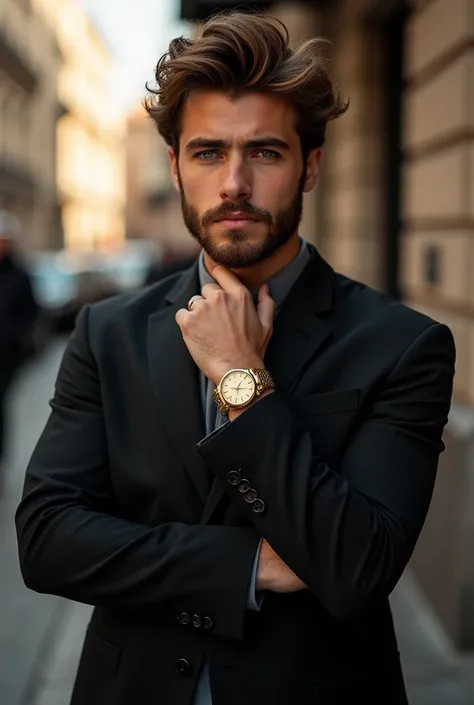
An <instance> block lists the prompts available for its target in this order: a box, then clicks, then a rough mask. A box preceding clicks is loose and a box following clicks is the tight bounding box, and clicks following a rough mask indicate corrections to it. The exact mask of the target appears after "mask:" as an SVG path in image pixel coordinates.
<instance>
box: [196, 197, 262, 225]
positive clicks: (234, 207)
mask: <svg viewBox="0 0 474 705" xmlns="http://www.w3.org/2000/svg"><path fill="white" fill-rule="evenodd" d="M234 213H244V214H245V215H248V216H250V217H251V218H253V219H254V220H260V221H261V222H262V223H266V224H267V225H271V224H272V222H273V221H272V216H271V215H270V213H269V212H268V211H264V210H261V209H260V208H257V207H256V206H253V205H252V204H251V203H249V202H248V201H234V202H230V201H225V202H224V203H221V204H220V206H218V207H217V208H213V209H211V210H208V211H206V212H205V213H204V215H203V216H202V218H201V224H202V226H203V227H205V226H206V225H210V224H211V223H214V222H215V221H216V220H221V219H222V218H225V216H226V215H233V214H234Z"/></svg>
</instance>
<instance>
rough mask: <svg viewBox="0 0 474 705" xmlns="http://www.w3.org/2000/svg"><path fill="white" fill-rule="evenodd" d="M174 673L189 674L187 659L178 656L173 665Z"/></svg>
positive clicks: (189, 666)
mask: <svg viewBox="0 0 474 705" xmlns="http://www.w3.org/2000/svg"><path fill="white" fill-rule="evenodd" d="M174 667H175V669H176V673H177V674H178V675H179V676H183V677H184V676H189V675H191V664H190V663H189V661H188V659H186V658H179V659H178V660H177V661H176V663H175V665H174Z"/></svg>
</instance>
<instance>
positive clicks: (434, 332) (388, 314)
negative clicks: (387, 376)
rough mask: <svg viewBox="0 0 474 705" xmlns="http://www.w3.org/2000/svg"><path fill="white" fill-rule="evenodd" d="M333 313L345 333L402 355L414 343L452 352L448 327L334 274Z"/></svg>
mask: <svg viewBox="0 0 474 705" xmlns="http://www.w3.org/2000/svg"><path fill="white" fill-rule="evenodd" d="M335 312H336V316H337V318H338V319H340V320H343V321H344V322H345V326H346V330H347V332H348V334H352V335H353V336H355V337H359V336H361V337H362V338H364V339H366V340H369V339H370V340H371V341H374V342H376V343H377V346H379V347H380V349H384V348H385V349H387V348H390V349H391V350H392V352H393V353H395V355H397V351H398V355H399V356H402V355H403V354H404V352H406V351H407V350H408V349H409V348H411V347H412V346H414V345H415V344H416V343H417V342H418V341H420V343H423V342H424V341H436V342H439V343H441V344H442V345H445V346H447V347H449V348H450V349H454V340H453V336H452V333H451V331H450V329H449V328H448V326H446V325H445V324H444V323H440V322H439V321H437V320H436V319H434V318H431V317H430V316H428V315H426V314H424V313H423V312H421V311H417V310H416V309H414V308H411V307H410V306H407V305H406V304H404V303H402V302H400V301H397V300H395V299H393V298H392V297H390V296H388V295H387V294H385V293H383V292H380V291H377V290H376V289H373V288H371V287H370V286H367V285H366V284H362V283H361V282H358V281H355V280H353V279H350V278H349V277H346V276H344V275H342V274H338V273H336V274H335Z"/></svg>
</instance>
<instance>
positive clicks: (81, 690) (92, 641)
mask: <svg viewBox="0 0 474 705" xmlns="http://www.w3.org/2000/svg"><path fill="white" fill-rule="evenodd" d="M121 655H122V649H121V648H120V647H119V646H115V645H114V644H111V643H110V642H109V641H107V640H106V639H104V638H103V637H101V636H99V635H98V634H96V632H93V631H92V629H91V628H90V627H88V628H87V631H86V638H85V641H84V646H83V649H82V654H81V659H80V662H79V668H78V671H77V676H76V682H75V685H74V691H73V696H72V700H71V705H96V703H101V705H109V704H110V705H111V704H112V703H113V702H114V695H113V684H114V681H115V677H116V675H117V672H118V669H119V665H120V657H121Z"/></svg>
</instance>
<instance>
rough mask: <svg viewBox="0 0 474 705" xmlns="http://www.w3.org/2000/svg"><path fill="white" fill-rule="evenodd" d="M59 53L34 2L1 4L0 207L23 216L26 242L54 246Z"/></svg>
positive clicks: (29, 245) (19, 0) (6, 0)
mask: <svg viewBox="0 0 474 705" xmlns="http://www.w3.org/2000/svg"><path fill="white" fill-rule="evenodd" d="M60 61H61V57H60V52H59V48H58V45H57V43H56V40H55V36H54V33H53V32H52V31H51V29H50V28H49V27H48V26H47V25H46V24H45V23H44V21H43V19H42V17H41V16H40V15H39V13H38V12H37V11H36V8H35V4H34V2H33V0H3V2H2V3H0V208H6V209H8V210H10V211H12V212H14V213H15V214H17V215H18V217H19V218H20V221H21V224H22V237H23V242H22V244H23V245H24V246H25V247H27V248H34V249H39V248H42V247H54V246H55V245H56V243H57V240H58V237H59V235H60V222H59V210H58V204H57V199H56V176H55V174H56V122H57V119H58V117H59V115H60V110H61V108H60V105H59V103H58V99H57V91H56V86H57V79H58V71H59V68H60Z"/></svg>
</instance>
